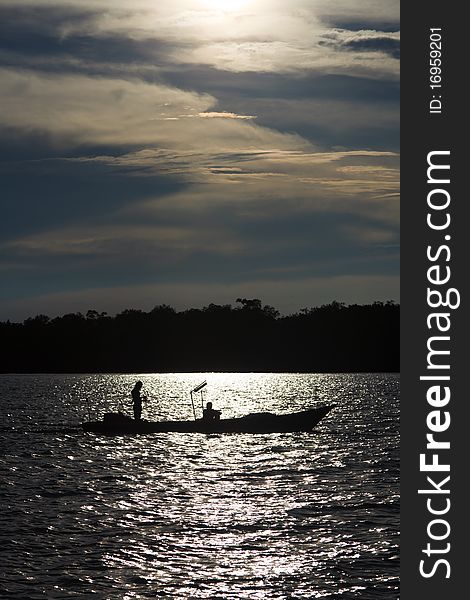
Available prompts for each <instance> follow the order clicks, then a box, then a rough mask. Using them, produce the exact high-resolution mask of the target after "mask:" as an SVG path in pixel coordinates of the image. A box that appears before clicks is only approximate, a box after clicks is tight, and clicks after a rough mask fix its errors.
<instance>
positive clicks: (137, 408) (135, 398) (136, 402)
mask: <svg viewBox="0 0 470 600" xmlns="http://www.w3.org/2000/svg"><path fill="white" fill-rule="evenodd" d="M143 385H144V384H143V383H142V382H141V381H137V383H136V384H135V386H134V387H133V388H132V392H131V394H132V402H133V408H134V419H135V420H136V421H140V417H141V416H142V400H147V398H146V397H145V396H141V395H140V392H141V390H142V386H143Z"/></svg>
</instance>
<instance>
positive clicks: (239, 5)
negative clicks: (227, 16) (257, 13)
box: [202, 0, 252, 12]
mask: <svg viewBox="0 0 470 600" xmlns="http://www.w3.org/2000/svg"><path fill="white" fill-rule="evenodd" d="M250 3H252V2H250V0H202V4H203V5H205V6H207V7H208V8H211V9H213V10H221V11H223V12H235V11H238V10H242V9H243V8H245V7H247V6H248V5H249V4H250Z"/></svg>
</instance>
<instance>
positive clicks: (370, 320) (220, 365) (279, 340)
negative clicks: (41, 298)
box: [0, 298, 400, 372]
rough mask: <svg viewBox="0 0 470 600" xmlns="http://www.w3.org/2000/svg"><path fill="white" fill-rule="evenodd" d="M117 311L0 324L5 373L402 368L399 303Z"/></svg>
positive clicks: (249, 303) (248, 303) (254, 303)
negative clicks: (292, 310) (288, 309)
mask: <svg viewBox="0 0 470 600" xmlns="http://www.w3.org/2000/svg"><path fill="white" fill-rule="evenodd" d="M237 304H238V305H241V306H238V307H235V308H234V307H232V306H231V305H230V304H223V305H219V304H213V303H211V304H209V305H207V306H205V307H204V308H202V309H195V308H192V309H188V310H184V311H181V312H177V311H175V309H174V308H172V307H171V306H169V305H167V304H161V305H157V306H155V307H154V308H153V309H152V310H151V311H150V312H148V313H147V312H144V311H142V310H136V309H126V310H123V311H122V312H120V313H119V314H118V315H116V316H115V317H111V316H109V315H108V314H107V313H106V312H98V311H96V310H94V309H90V310H88V311H87V313H86V314H85V316H84V315H83V314H81V313H69V314H66V315H63V316H61V317H56V318H54V319H50V318H49V317H47V316H46V315H37V316H36V317H32V318H29V319H26V320H25V321H24V322H23V323H11V322H9V321H7V322H5V323H0V335H1V339H2V346H3V347H4V348H6V349H7V352H6V353H4V354H5V357H4V359H3V360H2V362H1V363H0V370H1V371H2V372H13V371H15V372H48V371H56V372H118V371H121V372H136V371H139V372H142V371H148V372H159V371H160V372H162V371H297V372H300V371H304V372H318V371H350V372H351V371H398V370H399V318H400V307H399V305H398V304H396V303H395V302H393V301H387V302H373V303H372V304H368V305H358V304H354V305H349V306H347V305H346V304H344V303H343V302H338V301H333V302H331V303H330V304H324V305H322V306H319V307H311V308H303V309H301V310H300V311H299V312H298V313H296V314H293V315H288V316H284V317H282V316H280V314H279V312H278V311H277V310H276V309H275V308H274V307H272V306H270V305H265V306H263V305H262V303H261V300H259V299H258V298H253V299H247V298H238V299H237Z"/></svg>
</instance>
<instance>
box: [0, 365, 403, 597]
mask: <svg viewBox="0 0 470 600" xmlns="http://www.w3.org/2000/svg"><path fill="white" fill-rule="evenodd" d="M137 378H139V379H141V380H142V381H143V382H144V388H145V389H146V392H147V395H148V396H149V402H148V404H147V405H146V407H145V413H144V416H145V417H146V418H148V419H166V418H179V419H180V418H191V417H192V407H191V402H190V400H189V390H190V389H191V388H192V387H194V386H195V385H197V384H198V383H199V382H200V381H202V380H204V379H207V381H208V386H207V392H206V393H205V396H204V400H205V401H207V400H211V401H212V402H213V403H214V405H216V407H217V408H221V409H222V410H223V414H224V415H225V416H237V415H241V414H245V413H248V412H256V411H266V410H270V411H274V412H289V411H291V410H300V409H302V408H307V407H312V406H316V405H318V404H322V403H331V402H334V403H335V405H336V408H335V409H334V411H333V412H332V413H330V415H328V416H327V417H326V419H325V420H324V421H323V422H322V423H320V425H319V426H318V427H317V428H316V430H315V431H314V432H313V433H309V434H304V433H301V434H292V433H290V434H270V435H248V434H231V435H203V434H177V433H173V434H153V435H148V436H123V437H100V436H94V435H91V434H83V433H82V432H81V431H80V429H79V428H78V425H79V423H80V421H81V419H82V418H83V417H86V415H87V413H88V408H87V400H89V407H90V412H91V413H98V415H99V414H102V413H103V412H104V411H105V410H110V409H116V408H117V407H118V406H121V407H123V408H124V409H125V410H127V411H129V412H130V411H131V407H130V399H129V392H130V389H131V388H132V386H133V384H134V382H135V381H136V379H137ZM398 385H399V380H398V376H396V375H376V374H374V375H362V374H361V375H320V374H312V375H299V374H281V375H279V374H275V375H273V374H232V373H229V374H221V373H207V374H206V373H201V374H166V375H139V376H129V375H90V376H85V375H83V376H59V375H57V376H53V375H47V376H46V375H44V376H1V377H0V398H1V403H2V415H3V421H2V425H1V432H0V433H1V439H0V443H1V445H2V448H1V449H2V464H1V478H2V480H3V481H4V482H5V485H3V486H2V487H1V489H0V496H1V499H2V506H3V507H5V508H4V510H3V511H2V513H1V515H0V531H1V533H0V562H1V564H2V571H1V572H0V589H1V590H4V592H3V593H4V594H5V596H3V597H5V598H11V599H16V598H28V599H31V600H34V599H35V598H45V597H47V598H72V597H77V598H88V597H90V598H91V597H93V598H99V599H103V600H108V599H109V598H113V599H114V598H117V599H124V598H129V599H131V598H132V599H133V600H140V599H144V598H155V597H168V598H176V599H181V600H183V599H184V600H188V599H192V598H206V599H211V600H214V599H217V598H220V599H240V600H244V599H258V598H269V599H287V598H293V599H296V598H299V599H300V598H334V599H336V598H347V599H351V598H364V599H369V598H370V599H376V598H390V599H394V600H396V598H397V597H398V569H399V561H398V525H399V496H398V478H399V462H398V460H399V458H398V457H399V453H398V426H399V417H398ZM123 399H125V403H124V404H123V402H122V400H123ZM199 407H200V404H197V408H199ZM0 595H1V592H0Z"/></svg>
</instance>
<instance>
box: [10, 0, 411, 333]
mask: <svg viewBox="0 0 470 600" xmlns="http://www.w3.org/2000/svg"><path fill="white" fill-rule="evenodd" d="M0 106H1V110H0V174H1V181H2V185H1V192H0V194H1V199H0V209H1V215H2V218H1V221H0V276H1V280H2V293H1V295H0V320H7V319H11V320H13V321H18V320H23V319H24V318H26V317H28V316H34V315H36V314H39V313H43V314H47V315H49V316H56V315H60V314H64V313H68V312H76V311H81V312H86V311H87V310H88V309H96V310H100V311H107V312H108V313H109V314H115V313H116V312H119V311H121V310H123V309H125V308H137V309H142V310H150V309H151V308H153V307H154V306H156V305H159V304H170V305H172V306H174V307H175V308H176V309H178V310H182V309H186V308H190V307H202V306H205V305H208V304H209V303H211V302H214V303H216V304H225V303H228V304H235V301H236V299H237V298H238V297H247V298H260V299H261V300H262V301H263V303H266V304H271V305H273V306H275V307H276V308H277V309H279V310H280V311H281V313H283V314H290V313H293V312H296V311H298V310H299V309H301V308H304V307H312V306H318V305H321V304H325V303H329V302H331V301H333V300H337V301H340V302H346V303H348V304H349V303H368V302H373V301H386V300H395V301H398V299H399V2H398V0H354V1H353V0H337V1H335V2H332V1H331V0H289V1H287V0H226V1H223V0H171V1H170V0H158V1H157V0H112V1H111V0H107V1H103V0H61V1H53V0H14V1H13V0H12V1H9V0H0Z"/></svg>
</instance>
